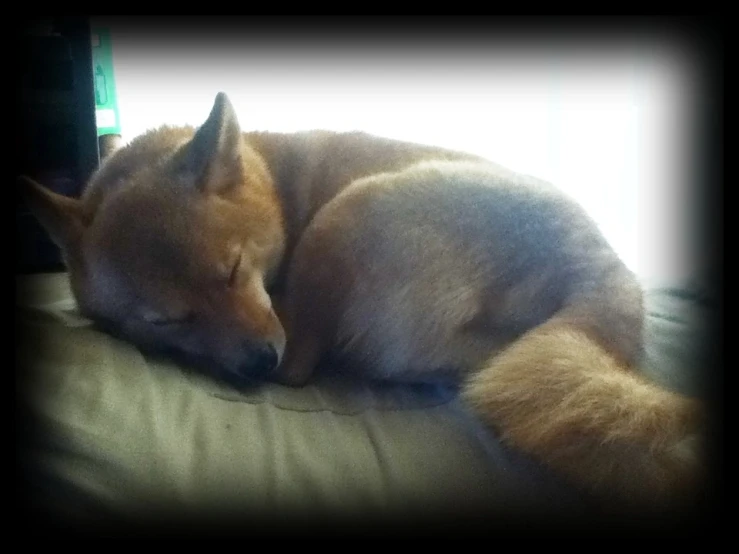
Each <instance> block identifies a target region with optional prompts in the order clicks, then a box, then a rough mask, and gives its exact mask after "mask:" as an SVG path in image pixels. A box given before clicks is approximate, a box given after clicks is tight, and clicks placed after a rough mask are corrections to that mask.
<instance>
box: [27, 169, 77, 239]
mask: <svg viewBox="0 0 739 554" xmlns="http://www.w3.org/2000/svg"><path fill="white" fill-rule="evenodd" d="M18 187H19V189H20V193H21V194H22V196H23V198H24V199H25V200H26V203H27V205H28V208H29V209H30V210H31V213H32V214H33V215H34V216H35V217H36V219H38V221H39V223H40V224H41V226H42V227H43V228H44V229H45V230H46V232H47V233H48V234H49V237H50V238H51V240H52V241H54V243H55V244H56V245H57V246H59V248H61V249H62V251H64V252H65V253H69V252H72V251H75V250H76V249H77V248H78V246H79V241H80V238H81V237H82V233H83V232H84V230H85V228H86V227H87V226H88V225H89V217H88V216H87V214H86V212H85V210H84V208H83V204H82V201H81V200H78V199H76V198H69V197H68V196H62V195H61V194H57V193H55V192H52V191H50V190H49V189H47V188H46V187H44V186H42V185H40V184H38V183H37V182H36V181H34V180H33V179H29V178H28V177H25V176H21V177H19V178H18Z"/></svg>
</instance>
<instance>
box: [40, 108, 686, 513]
mask: <svg viewBox="0 0 739 554" xmlns="http://www.w3.org/2000/svg"><path fill="white" fill-rule="evenodd" d="M27 184H28V186H27V187H26V189H27V192H28V193H29V199H30V202H31V205H32V206H33V207H34V209H35V210H36V211H37V213H38V214H39V216H40V219H41V221H42V222H43V223H44V225H45V226H46V228H47V229H48V230H49V232H50V233H51V235H52V237H53V238H54V239H55V240H56V241H57V243H58V244H59V245H60V246H61V247H62V250H63V252H64V254H65V259H66V260H67V263H68V266H69V270H70V276H71V280H72V284H73V290H74V292H75V295H76V297H77V300H78V302H79V304H80V307H81V309H82V310H83V312H84V313H86V314H88V315H89V316H90V317H92V318H93V319H96V320H97V321H100V322H105V323H109V324H111V325H112V326H113V327H115V328H116V330H117V331H118V332H119V333H121V334H122V335H123V336H125V337H126V338H128V339H130V340H132V341H134V342H136V343H137V344H141V345H144V346H152V345H163V346H166V347H167V348H169V349H171V350H175V351H179V352H184V353H186V354H190V355H192V356H195V357H199V358H203V357H205V358H207V359H208V360H209V364H210V365H209V367H211V368H213V369H214V370H215V369H216V368H221V369H223V370H224V371H225V373H226V374H229V375H239V374H241V373H243V372H244V371H247V372H248V371H249V368H252V367H257V366H259V365H260V364H261V366H265V367H267V369H271V368H272V367H273V366H274V363H276V362H277V361H278V360H279V361H280V364H279V367H278V368H277V370H276V372H275V373H274V374H272V375H271V377H272V378H274V379H277V380H279V381H281V382H283V383H286V384H292V385H300V384H302V383H304V382H306V381H307V380H308V379H310V376H311V375H312V373H313V371H314V370H315V369H316V366H317V365H318V364H319V362H320V360H321V359H322V358H323V356H325V355H326V354H329V353H332V354H334V355H336V356H337V357H338V358H339V359H341V358H342V357H343V359H344V360H345V362H346V363H345V366H346V367H350V368H352V370H353V371H357V372H361V373H364V374H365V375H369V376H373V377H379V378H387V379H399V380H419V379H432V378H438V377H443V378H451V379H455V380H460V381H462V383H463V390H462V395H463V398H464V399H465V400H466V401H467V402H468V403H469V405H470V407H471V408H472V409H473V410H474V411H475V412H476V413H477V415H478V416H479V417H480V418H481V420H482V421H484V422H485V423H487V424H488V425H489V426H490V427H491V429H492V430H496V431H497V432H498V433H500V436H501V437H502V438H503V439H505V440H506V441H508V442H509V443H510V444H512V445H513V446H515V447H517V448H520V449H521V450H523V451H525V452H527V453H529V454H530V455H532V456H534V457H535V458H537V459H539V460H541V461H542V462H544V463H546V464H548V465H549V466H550V467H552V468H553V469H554V470H557V471H559V473H560V474H561V475H562V476H563V477H565V478H566V479H569V480H570V481H571V482H572V483H574V484H576V485H578V486H580V487H581V488H583V489H584V490H586V491H590V492H593V493H595V494H597V495H599V496H603V497H605V498H616V499H619V500H621V501H623V500H626V501H633V502H638V503H646V504H655V503H656V504H657V505H662V504H661V503H663V502H670V501H672V500H674V499H676V498H680V497H682V496H683V495H686V494H689V493H693V492H695V491H696V490H697V489H698V488H699V486H700V475H701V474H700V456H699V455H700V450H699V449H698V447H697V444H699V443H700V440H699V432H700V427H699V426H700V423H701V420H700V409H699V407H698V406H697V405H696V404H695V402H694V401H692V400H689V399H686V398H682V397H679V396H677V395H675V394H673V393H671V392H668V391H666V390H663V389H661V388H659V387H658V386H657V385H656V384H654V383H652V382H650V381H648V380H646V379H645V378H644V377H642V376H641V375H640V374H639V373H638V372H637V371H636V368H637V366H638V363H639V360H640V356H641V351H642V340H643V339H642V327H643V317H644V314H643V306H642V293H641V290H640V288H639V285H638V283H637V281H636V278H635V277H634V275H633V274H632V273H631V272H630V271H629V270H628V269H627V268H626V267H625V266H624V264H623V263H622V262H621V261H620V260H619V259H618V257H617V256H616V254H615V253H614V252H613V250H612V249H611V247H610V246H609V245H608V243H607V242H606V241H605V240H604V238H603V237H602V236H601V234H600V232H599V231H598V229H597V227H596V225H595V224H594V223H593V222H592V221H591V220H590V218H589V217H588V216H587V215H586V214H585V212H584V211H583V210H582V208H580V207H579V206H578V205H577V204H575V203H574V202H572V201H571V200H570V199H568V198H567V197H565V196H564V195H563V194H561V193H560V192H559V191H557V190H556V189H555V188H554V187H552V186H551V185H549V184H547V183H544V182H542V181H539V180H537V179H534V178H532V177H528V176H523V175H518V174H516V173H513V172H511V171H510V170H507V169H505V168H502V167H500V166H498V165H495V164H493V163H491V162H488V161H486V160H482V159H480V158H477V157H475V156H471V155H468V154H464V153H459V152H452V151H447V150H443V149H439V148H434V147H430V146H422V145H415V144H408V143H403V142H398V141H393V140H389V139H383V138H379V137H373V136H370V135H367V134H363V133H331V132H327V131H311V132H304V133H296V134H274V133H241V131H240V129H239V126H238V123H237V121H236V118H235V115H234V114H233V110H232V108H231V106H230V104H229V102H228V100H227V99H226V97H225V95H219V96H218V98H217V99H216V103H215V105H214V108H213V111H212V112H211V115H210V116H209V118H208V120H207V121H206V123H205V124H204V125H203V126H202V127H200V128H199V129H197V130H196V129H191V128H167V127H165V128H162V129H158V130H155V131H151V132H149V133H147V134H146V135H144V136H142V137H139V138H137V139H136V140H134V141H133V142H132V143H131V144H130V145H129V146H127V147H125V148H122V149H121V150H119V151H118V152H116V153H114V154H112V155H111V156H110V157H109V158H108V159H107V160H106V161H105V163H104V165H103V166H102V168H101V169H100V170H99V171H98V173H97V174H96V175H95V176H94V177H93V178H92V180H91V183H90V184H89V186H88V188H87V190H86V192H85V194H84V196H83V198H82V199H81V200H79V201H76V200H72V199H63V198H60V197H57V196H56V195H53V194H51V193H48V192H46V191H44V189H42V188H41V187H39V186H38V185H35V184H33V183H27ZM267 292H269V295H268V294H267ZM270 350H271V352H276V357H275V358H271V357H270V355H269V352H270ZM254 352H261V353H262V355H261V356H256V355H255V354H254ZM265 352H267V354H264V353H265ZM245 368H246V369H245ZM696 441H697V442H696Z"/></svg>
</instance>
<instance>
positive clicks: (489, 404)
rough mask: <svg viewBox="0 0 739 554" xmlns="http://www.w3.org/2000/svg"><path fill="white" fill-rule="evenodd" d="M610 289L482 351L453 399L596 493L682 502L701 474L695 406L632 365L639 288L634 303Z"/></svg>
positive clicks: (639, 501)
mask: <svg viewBox="0 0 739 554" xmlns="http://www.w3.org/2000/svg"><path fill="white" fill-rule="evenodd" d="M618 294H620V295H623V291H620V292H618V293H616V292H614V293H613V294H611V293H610V292H609V291H602V292H601V293H599V294H597V295H590V297H589V298H585V297H582V298H576V299H574V301H573V302H571V303H569V304H568V305H567V306H566V307H565V308H563V309H562V310H561V311H560V312H559V313H557V314H555V316H554V317H553V318H551V319H550V320H548V321H547V322H545V323H543V324H541V325H539V326H538V327H535V328H533V329H531V330H530V331H528V332H527V333H525V334H524V335H522V336H521V337H520V338H519V339H518V340H516V341H515V342H514V343H513V344H511V345H510V346H509V347H508V348H507V349H505V350H504V351H503V352H502V353H500V354H497V355H496V356H494V357H493V358H491V360H490V361H489V362H488V363H487V364H485V365H484V367H483V368H482V369H481V370H480V371H478V372H476V373H475V374H474V375H472V376H471V377H470V378H469V380H468V381H467V382H466V384H465V386H464V388H463V391H462V395H463V398H464V399H465V400H466V401H467V402H468V403H469V404H470V405H471V407H472V408H473V409H474V410H475V411H476V413H477V415H478V416H479V417H481V418H482V419H483V421H485V422H486V423H487V424H489V425H490V426H491V427H493V428H494V429H496V430H498V432H499V433H500V436H501V438H502V439H503V440H505V441H507V442H508V443H510V444H511V445H512V446H514V447H516V448H519V449H521V450H523V451H525V452H527V453H528V454H530V455H531V456H533V457H535V458H538V459H539V460H540V461H543V462H544V463H546V464H548V465H549V466H550V467H551V468H552V469H554V470H556V471H558V472H559V473H560V474H561V475H562V476H564V477H565V478H566V479H569V480H570V481H571V482H572V483H574V484H576V485H579V486H580V487H581V488H582V489H584V490H586V491H588V492H590V493H593V494H594V495H595V497H596V498H599V499H609V500H613V501H616V503H617V504H616V505H618V506H620V505H622V503H625V504H626V505H628V506H637V505H643V506H645V507H650V508H651V507H662V506H665V507H666V506H670V505H676V504H683V503H685V502H691V500H690V499H691V498H692V497H693V495H694V494H696V493H697V492H698V488H699V486H700V483H701V482H702V467H703V457H702V452H703V449H702V444H701V443H702V440H701V439H700V437H701V435H700V429H701V428H702V408H701V406H700V404H699V402H698V401H697V400H695V399H691V398H686V397H683V396H680V395H678V394H676V393H674V392H671V391H669V390H666V389H664V388H662V387H660V386H658V385H657V384H655V383H653V382H651V381H650V380H648V379H647V378H645V377H643V376H642V375H641V374H640V373H639V372H638V371H636V370H635V366H636V364H637V363H638V358H639V356H638V353H639V352H640V351H641V341H642V338H641V337H642V333H641V324H642V315H641V313H642V310H641V297H639V301H638V306H637V305H636V304H634V303H632V304H631V305H630V304H629V303H628V302H625V303H624V302H621V301H620V300H623V297H621V298H620V299H619V298H617V297H616V296H614V295H618ZM629 306H631V307H629Z"/></svg>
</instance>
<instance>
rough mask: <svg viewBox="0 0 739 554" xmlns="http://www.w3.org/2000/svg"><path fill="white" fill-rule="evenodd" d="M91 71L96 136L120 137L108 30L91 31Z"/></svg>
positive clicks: (94, 28)
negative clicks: (113, 135) (93, 88)
mask: <svg viewBox="0 0 739 554" xmlns="http://www.w3.org/2000/svg"><path fill="white" fill-rule="evenodd" d="M92 70H93V77H94V81H95V119H96V121H97V129H98V136H100V135H111V134H115V135H120V134H121V122H120V115H119V113H118V96H117V95H116V90H115V75H114V74H113V45H112V43H111V40H110V31H109V30H108V29H105V28H96V27H93V29H92Z"/></svg>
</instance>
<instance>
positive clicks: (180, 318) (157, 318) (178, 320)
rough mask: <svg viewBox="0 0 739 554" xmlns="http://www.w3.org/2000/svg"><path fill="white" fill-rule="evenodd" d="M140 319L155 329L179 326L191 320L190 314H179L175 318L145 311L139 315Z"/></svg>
mask: <svg viewBox="0 0 739 554" xmlns="http://www.w3.org/2000/svg"><path fill="white" fill-rule="evenodd" d="M141 319H143V320H144V321H146V322H147V323H149V324H151V325H156V326H157V327H164V326H167V325H179V324H183V323H187V322H188V321H190V319H192V314H189V313H185V314H180V315H177V316H167V315H164V314H161V313H159V312H155V311H153V310H145V311H144V312H143V313H142V314H141Z"/></svg>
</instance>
